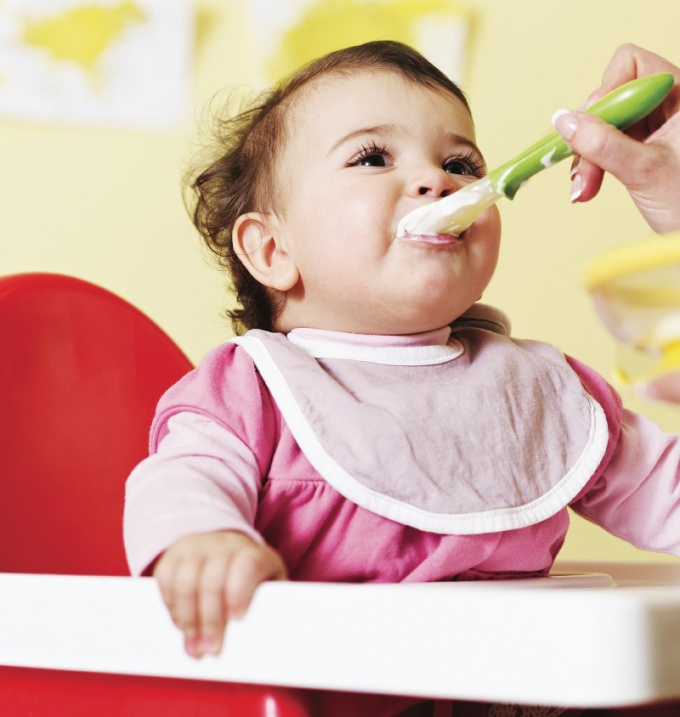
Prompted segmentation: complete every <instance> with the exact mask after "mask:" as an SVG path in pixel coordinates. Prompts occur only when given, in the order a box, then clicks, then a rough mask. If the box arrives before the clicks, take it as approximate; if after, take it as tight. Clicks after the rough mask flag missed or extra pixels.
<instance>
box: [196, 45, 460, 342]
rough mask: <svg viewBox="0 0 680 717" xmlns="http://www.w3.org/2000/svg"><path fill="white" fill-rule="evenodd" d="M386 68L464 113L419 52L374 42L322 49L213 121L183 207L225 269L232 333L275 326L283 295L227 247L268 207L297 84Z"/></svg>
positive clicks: (454, 89) (449, 84)
mask: <svg viewBox="0 0 680 717" xmlns="http://www.w3.org/2000/svg"><path fill="white" fill-rule="evenodd" d="M373 70H391V71H394V72H397V73H398V74H400V75H401V76H402V77H404V78H406V79H408V80H410V81H412V82H415V83H417V84H420V85H424V86H426V87H428V88H429V89H432V90H435V91H437V92H443V93H446V94H451V95H453V96H454V97H456V98H457V99H458V100H460V101H461V102H462V103H463V105H464V106H465V107H466V109H467V110H468V112H469V111H470V108H469V105H468V102H467V100H466V98H465V95H464V94H463V92H462V90H461V89H460V88H459V87H458V86H457V85H456V84H455V83H454V82H453V81H452V80H450V79H449V78H448V77H447V76H446V75H445V74H444V73H443V72H441V70H439V69H438V68H437V67H435V66H434V65H433V64H432V63H431V62H429V60H427V59H425V57H423V56H422V55H421V54H420V53H419V52H417V51H416V50H414V49H413V48H411V47H409V46H408V45H405V44H403V43H400V42H394V41H386V40H385V41H374V42H368V43H365V44H362V45H356V46H354V47H348V48H345V49H342V50H337V51H335V52H331V53H329V54H328V55H325V56H323V57H321V58H319V59H317V60H314V61H313V62H311V63H309V64H308V65H306V66H304V67H303V68H302V69H301V70H299V71H298V72H296V73H295V74H293V75H292V76H290V77H289V78H287V79H285V80H284V81H283V82H281V83H280V84H278V85H277V86H275V87H274V88H273V89H272V90H271V91H269V92H267V93H265V94H264V95H262V96H260V97H259V98H257V100H256V101H255V102H254V103H253V104H252V106H250V107H249V108H248V109H246V110H245V111H243V112H240V113H239V114H237V115H236V116H234V117H231V118H227V119H224V120H219V119H218V120H217V125H216V129H217V133H216V139H217V155H218V156H217V159H213V160H211V161H210V162H209V164H208V166H206V167H205V168H204V169H202V170H201V171H200V173H199V174H198V175H197V176H195V178H193V179H189V186H190V189H191V190H193V207H191V203H192V200H189V202H188V203H189V206H190V213H191V215H192V219H193V222H194V224H195V225H196V227H197V229H198V231H199V232H200V234H201V236H202V238H203V240H204V242H205V244H206V245H207V247H208V248H209V249H210V250H211V251H212V252H213V253H214V255H215V257H216V259H217V261H218V263H219V265H220V266H222V267H224V268H226V270H227V273H228V274H229V277H230V280H231V286H232V289H233V291H234V293H235V296H236V300H237V307H236V308H234V309H230V310H228V311H227V316H228V317H229V318H230V319H231V322H232V326H233V329H234V331H235V333H236V334H241V333H243V332H244V331H247V330H248V329H252V328H259V329H265V330H268V331H272V330H274V320H275V318H276V316H277V314H278V312H279V311H280V310H281V308H282V306H283V301H285V296H282V295H280V294H279V293H278V292H275V291H273V290H271V289H268V288H267V287H265V286H263V285H262V284H260V283H259V282H257V281H256V280H255V279H254V278H253V277H252V276H251V275H250V273H249V272H248V270H247V269H246V268H245V266H244V265H243V263H242V262H241V260H240V259H239V256H238V254H237V252H236V250H235V248H234V245H233V242H232V230H233V228H234V224H235V222H236V220H237V219H238V217H239V216H241V215H242V214H245V213H247V212H251V211H259V212H263V211H270V210H274V209H275V208H276V202H277V200H278V196H279V195H278V193H277V191H276V190H277V187H278V182H277V181H276V180H277V177H276V172H277V168H278V167H279V159H280V157H281V156H282V153H283V151H284V149H285V144H286V140H287V138H288V129H289V126H288V122H287V118H288V113H289V110H290V107H291V105H292V104H293V102H294V100H295V99H297V98H298V97H299V94H300V91H301V90H302V89H303V88H309V87H310V86H311V85H312V84H313V83H315V82H317V81H318V80H320V79H321V78H325V77H327V76H330V75H347V74H350V73H352V72H360V71H363V72H365V71H373Z"/></svg>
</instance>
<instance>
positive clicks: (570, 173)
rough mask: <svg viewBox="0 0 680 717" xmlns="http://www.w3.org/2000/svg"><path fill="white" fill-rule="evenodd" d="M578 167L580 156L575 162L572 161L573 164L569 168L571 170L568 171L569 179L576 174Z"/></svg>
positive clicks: (572, 179) (572, 178) (579, 167)
mask: <svg viewBox="0 0 680 717" xmlns="http://www.w3.org/2000/svg"><path fill="white" fill-rule="evenodd" d="M579 169H581V158H580V157H579V158H578V160H577V161H576V162H574V165H573V166H572V168H571V171H570V172H569V179H571V181H572V182H573V181H574V177H576V175H577V174H578V171H579Z"/></svg>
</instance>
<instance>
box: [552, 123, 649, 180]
mask: <svg viewBox="0 0 680 717" xmlns="http://www.w3.org/2000/svg"><path fill="white" fill-rule="evenodd" d="M554 125H555V129H556V130H557V131H558V132H559V133H560V134H561V135H562V137H563V138H564V141H565V142H566V143H567V144H568V145H569V147H570V148H571V149H572V150H573V152H574V154H577V155H580V156H581V157H583V158H585V159H586V160H587V161H588V162H589V163H590V164H592V165H595V166H597V167H599V168H601V169H603V170H604V171H605V172H609V173H610V174H612V175H613V176H614V177H616V178H617V179H618V180H619V181H620V182H621V183H622V184H624V185H625V186H626V187H627V188H628V189H629V190H631V191H634V190H635V189H636V188H637V187H638V184H639V182H640V181H641V179H643V178H644V177H646V176H648V169H649V168H650V167H651V166H653V165H654V163H655V161H656V152H657V148H656V147H654V146H652V145H649V144H645V143H643V142H638V141H637V140H634V139H631V138H630V137H629V136H628V135H626V134H624V133H623V132H621V130H619V129H617V128H616V127H614V126H613V125H610V124H608V123H607V122H605V121H604V120H601V119H600V118H599V117H594V116H593V115H590V114H587V113H585V112H560V113H557V114H556V115H555V119H554ZM586 189H587V188H586Z"/></svg>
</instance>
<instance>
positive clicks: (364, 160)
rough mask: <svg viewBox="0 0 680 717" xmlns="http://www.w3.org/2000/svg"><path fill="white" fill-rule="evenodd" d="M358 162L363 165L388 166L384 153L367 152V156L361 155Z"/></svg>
mask: <svg viewBox="0 0 680 717" xmlns="http://www.w3.org/2000/svg"><path fill="white" fill-rule="evenodd" d="M356 164H357V165H359V166H361V167H386V166H387V160H386V159H385V157H383V155H382V154H367V155H366V156H365V157H361V158H360V159H359V160H358V161H357V162H356Z"/></svg>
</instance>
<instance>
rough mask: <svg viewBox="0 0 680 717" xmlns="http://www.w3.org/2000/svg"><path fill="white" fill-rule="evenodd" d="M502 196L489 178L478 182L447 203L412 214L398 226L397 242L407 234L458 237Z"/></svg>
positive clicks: (453, 195)
mask: <svg viewBox="0 0 680 717" xmlns="http://www.w3.org/2000/svg"><path fill="white" fill-rule="evenodd" d="M502 196H503V195H502V194H501V193H500V192H498V191H497V190H496V189H495V188H494V186H493V184H492V183H491V180H490V179H489V178H488V177H483V178H482V179H478V180H477V181H476V182H472V184H468V185H467V186H466V187H463V188H462V189H459V190H458V191H457V192H454V193H453V194H451V195H450V196H448V197H444V199H439V200H437V201H436V202H432V203H430V204H425V205H424V206H422V207H418V209H414V210H413V211H412V212H409V213H408V214H407V215H406V216H405V217H404V218H403V219H402V220H401V221H400V222H399V226H398V227H397V239H399V238H401V237H404V236H406V235H408V234H454V235H458V234H460V233H461V232H464V231H465V230H466V229H467V228H468V227H469V226H470V225H471V224H472V223H473V222H474V221H475V219H477V217H478V216H479V215H480V214H482V213H483V212H485V211H486V210H487V209H488V208H489V207H490V206H491V205H492V204H493V203H494V202H495V201H496V200H498V199H499V198H500V197H502Z"/></svg>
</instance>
